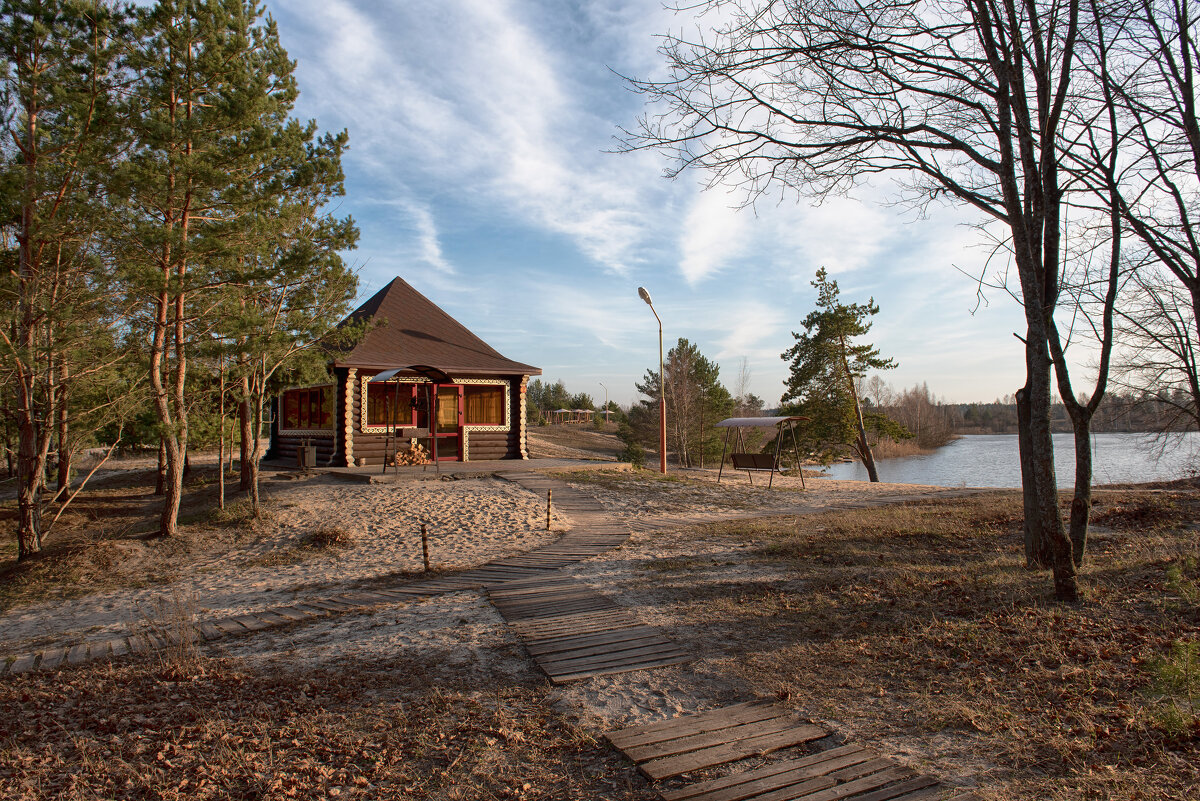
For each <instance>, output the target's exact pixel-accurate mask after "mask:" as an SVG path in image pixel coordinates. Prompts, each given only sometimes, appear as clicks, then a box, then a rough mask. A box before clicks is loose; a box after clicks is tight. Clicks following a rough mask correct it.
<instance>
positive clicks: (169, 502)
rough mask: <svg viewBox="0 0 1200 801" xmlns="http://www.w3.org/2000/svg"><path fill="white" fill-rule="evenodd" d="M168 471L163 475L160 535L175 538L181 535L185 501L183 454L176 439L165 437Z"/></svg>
mask: <svg viewBox="0 0 1200 801" xmlns="http://www.w3.org/2000/svg"><path fill="white" fill-rule="evenodd" d="M163 445H164V449H165V451H166V470H165V471H164V474H163V489H164V497H163V505H162V512H161V514H160V515H159V528H158V533H159V535H160V536H163V537H174V536H175V535H176V534H178V533H179V504H180V501H181V500H183V458H182V456H183V454H181V453H180V450H181V449H180V447H179V441H178V440H177V439H176V438H175V437H164V438H163Z"/></svg>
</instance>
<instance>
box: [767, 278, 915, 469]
mask: <svg viewBox="0 0 1200 801" xmlns="http://www.w3.org/2000/svg"><path fill="white" fill-rule="evenodd" d="M812 285H813V287H815V288H816V290H817V308H816V309H815V310H814V311H812V312H811V313H809V315H808V316H807V317H805V318H804V322H803V326H804V333H803V334H797V333H795V332H792V336H793V337H795V339H796V344H795V345H793V346H792V347H791V348H789V349H788V350H787V351H785V352H784V354H783V356H782V358H784V359H790V360H791V373H790V375H789V376H788V379H787V390H786V391H785V392H784V394H783V403H784V404H785V405H784V411H785V412H786V413H787V414H800V415H804V416H806V417H809V418H811V419H810V421H809V422H807V423H805V424H804V427H803V429H802V432H803V436H804V439H805V440H806V442H807V444H809V445H811V446H814V447H815V448H816V449H817V451H818V453H819V454H820V455H821V456H822V457H823V458H825V459H829V458H832V457H833V456H836V455H837V454H838V453H839V452H840V450H841V449H843V448H845V447H850V448H851V449H853V451H854V452H855V453H856V454H857V455H858V457H859V458H860V459H861V460H862V463H863V466H864V467H866V469H867V475H868V476H869V477H870V479H871V481H879V473H878V471H877V470H876V469H875V459H874V456H873V455H872V453H871V444H870V442H869V440H868V437H867V432H868V431H871V432H872V433H874V434H876V435H878V434H885V435H888V436H891V437H893V438H902V437H908V436H910V435H909V434H908V432H907V431H906V430H905V429H904V428H903V427H902V426H900V425H899V424H897V423H895V422H893V421H891V420H889V419H888V418H887V417H886V416H885V415H883V414H880V413H877V412H869V411H868V412H864V411H863V404H862V402H861V400H860V398H859V395H858V389H857V386H856V383H855V382H856V381H858V380H859V379H862V378H864V377H865V376H866V374H867V371H868V370H890V369H892V368H893V367H895V366H896V363H895V361H894V360H892V359H884V358H882V357H880V355H879V350H878V348H875V347H874V346H873V345H870V344H867V343H860V344H855V340H856V339H857V338H859V337H862V336H866V334H867V332H869V331H870V330H871V323H870V322H869V321H868V320H869V318H870V317H873V316H875V315H876V314H878V313H879V307H878V306H877V305H875V299H874V298H871V299H869V300H868V301H867V302H866V304H865V305H864V304H858V303H851V304H850V305H846V304H844V303H841V302H840V301H839V300H838V296H839V290H838V285H837V281H831V280H830V279H829V274H828V273H827V272H826V271H825V268H824V267H822V268H821V269H819V270H817V280H816V281H813V282H812Z"/></svg>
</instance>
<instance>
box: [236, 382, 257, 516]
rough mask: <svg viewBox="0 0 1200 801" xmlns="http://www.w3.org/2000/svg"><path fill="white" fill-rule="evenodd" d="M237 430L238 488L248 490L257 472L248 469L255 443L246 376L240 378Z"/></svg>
mask: <svg viewBox="0 0 1200 801" xmlns="http://www.w3.org/2000/svg"><path fill="white" fill-rule="evenodd" d="M238 431H239V432H240V436H241V440H242V441H241V444H240V445H239V447H238V458H239V459H240V460H241V470H240V481H239V483H238V490H240V491H241V492H249V491H250V488H251V487H252V486H253V484H254V482H255V480H256V479H255V475H256V474H257V471H252V470H251V469H250V462H251V460H252V459H253V456H252V454H253V453H254V452H255V450H256V444H257V443H255V441H254V439H255V438H254V421H253V419H252V415H251V407H250V384H249V379H248V378H242V400H241V403H239V404H238Z"/></svg>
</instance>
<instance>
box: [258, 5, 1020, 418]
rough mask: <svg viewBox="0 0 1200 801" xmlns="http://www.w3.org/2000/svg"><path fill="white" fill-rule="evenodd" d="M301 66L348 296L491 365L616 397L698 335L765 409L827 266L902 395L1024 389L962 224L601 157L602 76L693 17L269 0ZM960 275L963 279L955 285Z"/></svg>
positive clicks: (1011, 342) (623, 115) (1014, 352)
mask: <svg viewBox="0 0 1200 801" xmlns="http://www.w3.org/2000/svg"><path fill="white" fill-rule="evenodd" d="M267 5H268V11H269V12H270V13H271V14H272V15H273V16H274V17H275V19H276V21H277V22H278V24H279V29H280V36H281V38H282V40H283V44H284V46H285V47H286V48H287V50H288V52H289V53H290V55H291V57H292V58H293V59H295V60H296V61H297V76H298V79H299V82H300V89H301V97H300V101H299V103H298V107H297V114H298V115H299V116H301V117H305V118H307V117H312V118H315V119H316V120H317V121H318V123H319V124H320V125H321V127H322V128H323V129H325V130H340V129H342V128H346V129H348V130H349V132H350V146H351V150H350V152H349V153H348V155H347V157H346V160H345V168H346V176H347V181H346V192H347V194H346V197H345V198H344V199H342V201H341V202H340V203H339V204H338V206H337V208H336V209H335V211H337V212H338V213H339V214H350V215H353V217H354V218H355V219H356V220H357V222H358V224H359V227H360V229H361V231H362V238H361V240H360V244H359V248H358V250H357V251H355V252H353V253H351V254H349V255H348V258H349V260H350V262H351V263H352V264H354V265H355V266H356V267H357V268H358V269H359V277H360V283H361V292H360V296H361V299H365V298H367V297H368V296H369V295H370V294H372V293H373V292H374V291H375V290H377V289H379V288H380V287H381V286H383V285H384V284H386V283H387V282H388V281H389V280H390V279H391V278H392V277H393V276H396V275H399V276H402V277H403V278H404V279H405V280H406V281H408V282H409V283H410V284H412V285H413V286H415V287H416V288H417V289H418V290H420V291H421V292H423V293H424V294H425V295H427V296H428V297H429V298H430V299H431V300H433V301H434V302H435V303H437V304H438V305H440V306H441V307H442V308H444V309H445V310H446V311H447V312H449V313H450V314H451V315H453V316H454V317H456V318H457V319H458V320H459V321H461V322H462V323H463V324H464V325H466V326H467V327H468V328H470V329H471V330H472V331H474V332H475V333H476V334H478V335H479V336H481V337H482V338H483V339H484V340H485V341H487V342H488V343H489V344H491V345H492V346H493V347H495V348H496V349H497V350H499V351H500V352H501V353H503V354H504V355H506V356H508V357H510V358H513V359H517V360H519V361H524V362H528V363H531V364H535V365H538V366H539V367H541V368H542V370H543V371H544V377H545V378H546V379H548V380H551V381H553V380H557V379H561V380H563V381H564V382H565V383H566V385H567V387H568V389H570V390H571V391H572V392H588V393H589V394H591V395H592V396H593V397H594V398H596V399H597V400H598V401H602V400H603V397H604V390H603V389H602V388H601V386H600V382H603V383H604V384H607V386H608V389H609V396H610V397H611V398H612V399H614V400H616V401H617V402H619V403H622V404H626V403H629V402H630V401H632V400H634V399H635V397H636V394H637V393H636V391H635V389H634V387H633V384H634V381H636V380H638V379H639V378H640V377H641V376H642V375H643V374H644V372H645V370H646V368H648V367H651V366H654V367H657V359H658V340H657V325H656V323H655V320H654V316H653V315H652V314H651V312H650V309H649V308H647V307H646V305H645V304H644V303H643V302H642V301H641V300H640V299H639V298H638V296H637V287H638V286H645V287H646V288H647V289H648V290H649V291H650V293H651V295H652V296H653V298H654V303H655V308H656V309H657V310H658V312H659V314H660V315H661V316H662V319H663V326H664V338H665V340H666V343H667V347H668V348H669V347H670V345H671V344H672V343H674V342H675V340H676V339H677V338H678V337H681V336H682V337H687V338H688V339H689V340H691V341H693V342H695V343H697V344H698V345H699V347H700V349H701V352H703V353H704V354H705V355H706V356H708V357H709V358H711V359H714V360H716V361H717V362H718V363H719V364H720V365H721V368H722V371H721V373H722V378H723V379H724V380H725V382H726V384H727V386H730V388H731V389H732V388H733V386H732V384H733V383H734V381H735V380H736V375H737V373H738V370H739V367H740V365H741V363H742V359H743V358H745V359H747V360H748V364H749V367H750V372H751V376H752V378H751V386H750V389H751V391H753V392H755V393H756V394H758V395H759V396H761V397H763V398H764V399H766V400H767V403H768V405H773V404H774V403H776V402H777V401H778V399H779V396H780V393H781V391H782V387H783V380H784V378H785V376H786V374H787V366H786V364H785V363H784V362H783V361H782V360H781V359H780V354H781V353H782V352H783V351H784V350H785V349H787V348H788V347H789V346H790V344H791V342H792V341H793V340H792V336H791V332H792V331H794V330H796V329H798V328H799V326H800V322H801V320H803V318H804V317H805V315H807V314H808V312H809V311H810V310H811V309H812V307H813V302H814V299H815V291H814V290H813V289H812V287H811V286H810V285H809V282H810V281H811V280H812V278H813V274H814V273H815V272H816V270H817V268H819V267H821V266H825V267H827V268H828V269H829V271H830V274H831V275H832V277H833V278H835V279H836V280H837V281H838V283H839V286H840V287H841V290H842V298H843V299H844V300H845V301H847V302H850V301H865V300H866V299H867V298H868V297H872V296H873V297H874V298H875V300H876V302H878V303H879V305H880V307H881V309H882V311H881V312H880V314H879V315H878V316H877V317H876V318H875V326H874V329H873V331H872V338H873V341H874V342H875V344H876V345H877V346H878V347H879V348H880V350H881V351H882V352H883V354H884V355H886V356H891V357H893V358H895V359H896V360H897V361H898V362H899V365H900V366H899V368H898V369H896V370H894V371H890V372H889V373H887V374H885V376H884V378H885V379H886V380H887V381H888V382H890V383H891V384H893V385H895V386H897V387H902V386H911V385H913V384H916V383H920V382H925V383H927V384H928V385H929V388H930V390H931V391H932V392H933V393H935V394H936V395H938V396H939V397H942V398H945V399H947V400H951V401H971V400H982V401H989V400H992V399H994V398H996V397H1000V396H1003V395H1006V394H1009V393H1011V392H1013V391H1014V390H1015V389H1016V387H1018V386H1019V385H1021V384H1022V383H1024V367H1023V364H1024V359H1023V352H1022V348H1021V345H1020V343H1019V342H1018V341H1017V340H1016V339H1015V338H1014V337H1013V336H1012V332H1014V331H1017V332H1021V331H1023V330H1024V322H1023V318H1022V315H1021V311H1020V308H1019V306H1018V304H1017V303H1016V301H1014V300H1012V299H1011V298H1009V297H1007V296H1006V295H1003V294H1001V293H998V292H991V293H990V294H989V297H988V300H989V301H990V303H989V304H987V305H984V306H982V307H981V308H979V309H978V310H977V311H975V313H974V314H972V310H973V309H974V308H975V307H976V292H975V290H976V285H975V282H974V281H973V280H972V279H971V278H969V277H967V276H966V275H964V274H963V272H966V273H968V274H970V273H975V274H978V273H979V271H980V269H981V268H982V267H983V264H984V262H985V260H986V258H987V255H988V251H987V250H986V249H985V248H984V247H983V243H982V240H981V237H980V235H979V233H978V232H977V231H976V230H974V229H972V228H970V227H968V226H967V224H968V223H971V222H978V219H977V218H975V217H973V216H971V215H970V214H969V213H967V212H965V211H962V210H959V209H954V208H935V209H933V210H931V212H930V213H929V215H928V217H927V218H924V219H920V218H918V217H917V216H916V215H915V214H913V213H912V212H906V211H903V210H901V209H896V208H891V207H888V206H886V205H882V204H880V203H878V202H874V201H875V200H877V199H885V198H886V197H888V187H887V186H886V185H883V184H877V185H873V186H868V187H865V188H863V190H862V191H861V192H860V193H859V194H858V195H857V196H856V197H853V198H842V199H837V200H834V201H830V202H826V203H825V204H824V205H823V206H821V207H817V208H813V207H811V206H809V205H808V204H806V203H804V202H800V203H797V202H796V201H795V199H793V198H785V199H783V200H782V201H778V200H777V199H776V200H768V201H765V202H760V203H759V204H758V205H757V207H756V208H755V209H747V210H741V211H738V210H736V209H735V208H734V207H736V206H737V205H739V204H740V201H741V198H740V196H738V195H736V194H730V193H729V192H727V191H725V190H723V189H721V188H715V189H709V190H707V191H705V190H704V189H703V182H704V180H705V178H706V177H707V176H704V175H701V174H685V175H683V176H681V177H680V178H678V179H675V180H667V179H665V178H663V177H662V171H663V168H664V167H665V166H666V162H665V157H663V156H660V155H658V154H656V153H636V154H619V153H614V152H611V151H613V150H614V149H615V148H616V146H617V142H616V139H615V137H616V136H617V135H618V134H619V128H620V127H621V126H626V127H632V126H633V125H634V124H635V123H636V120H637V118H638V116H639V115H640V114H642V113H643V112H644V106H643V100H642V98H641V97H639V96H638V95H636V94H634V93H632V92H630V91H629V89H628V88H627V86H626V85H625V84H624V82H623V81H622V79H621V78H620V77H619V75H618V74H624V75H633V76H637V77H653V76H655V75H660V74H661V72H662V69H663V64H662V59H661V57H660V56H659V55H658V53H657V52H656V47H657V41H656V39H655V36H656V34H661V33H663V32H665V31H668V30H679V29H680V28H681V27H686V26H687V25H689V24H694V22H693V21H692V20H690V18H688V17H685V16H676V15H674V14H672V13H671V12H669V11H666V10H664V9H663V8H662V7H661V4H660V2H659V0H591V1H590V2H588V1H586V0H578V1H576V0H286V2H285V0H268V4H267ZM960 270H961V271H963V272H960Z"/></svg>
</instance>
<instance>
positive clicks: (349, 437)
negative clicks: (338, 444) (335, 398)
mask: <svg viewBox="0 0 1200 801" xmlns="http://www.w3.org/2000/svg"><path fill="white" fill-rule="evenodd" d="M357 372H358V368H356V367H351V368H350V371H349V372H348V373H346V410H345V418H344V419H343V420H342V431H343V432H344V433H345V435H346V467H354V375H355V373H357Z"/></svg>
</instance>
